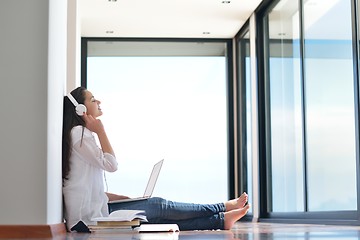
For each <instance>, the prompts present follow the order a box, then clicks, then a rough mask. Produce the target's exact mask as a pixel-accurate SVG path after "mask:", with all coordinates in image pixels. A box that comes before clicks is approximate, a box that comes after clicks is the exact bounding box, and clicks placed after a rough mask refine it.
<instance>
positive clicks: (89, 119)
mask: <svg viewBox="0 0 360 240" xmlns="http://www.w3.org/2000/svg"><path fill="white" fill-rule="evenodd" d="M83 119H84V121H85V127H86V128H87V129H89V130H90V131H92V132H94V133H97V134H99V133H101V132H104V131H105V129H104V125H103V124H102V122H101V120H100V119H96V118H94V117H93V116H92V115H87V114H84V115H83Z"/></svg>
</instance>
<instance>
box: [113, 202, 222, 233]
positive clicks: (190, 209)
mask: <svg viewBox="0 0 360 240" xmlns="http://www.w3.org/2000/svg"><path fill="white" fill-rule="evenodd" d="M108 206H109V212H110V213H111V212H113V211H116V210H121V209H126V210H145V212H146V217H147V219H148V221H149V223H176V224H177V225H178V226H179V228H180V230H183V231H184V230H213V229H224V212H225V205H224V203H217V204H193V203H182V202H173V201H169V200H166V199H163V198H158V197H152V198H149V199H147V200H141V201H134V202H124V203H109V204H108Z"/></svg>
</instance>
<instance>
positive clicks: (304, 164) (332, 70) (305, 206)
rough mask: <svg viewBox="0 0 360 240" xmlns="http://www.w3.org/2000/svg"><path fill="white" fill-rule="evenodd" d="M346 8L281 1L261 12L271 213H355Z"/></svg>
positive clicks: (321, 0) (346, 3) (343, 0)
mask: <svg viewBox="0 0 360 240" xmlns="http://www.w3.org/2000/svg"><path fill="white" fill-rule="evenodd" d="M351 7H352V2H351V0H332V1H329V0H302V1H300V0H299V1H298V0H281V1H278V2H277V4H276V5H275V6H273V7H272V8H271V10H270V11H268V12H264V13H265V14H264V16H263V18H262V20H264V21H263V22H264V24H265V26H264V27H263V29H264V33H265V35H266V37H265V38H264V39H263V40H264V43H265V46H266V47H265V54H264V56H265V57H264V70H265V73H264V76H265V78H264V81H263V82H262V85H263V86H265V87H264V95H265V96H268V97H267V98H264V99H265V103H264V104H265V106H266V107H265V109H266V111H265V114H264V118H265V124H264V127H265V128H264V131H265V132H266V134H267V135H266V136H269V137H268V141H267V145H266V147H264V148H263V149H265V150H264V151H265V152H266V153H264V154H263V155H262V156H264V157H266V161H267V163H268V165H266V166H267V177H268V179H270V183H269V185H268V186H266V192H267V197H268V199H269V200H270V201H269V202H267V209H266V211H268V212H269V213H280V214H281V213H294V214H295V213H322V212H342V213H345V212H346V213H350V212H352V213H354V211H356V210H357V201H358V200H357V184H356V183H357V179H356V172H357V170H356V168H357V164H356V162H357V156H356V148H357V147H356V144H357V139H356V129H357V127H356V124H357V121H356V105H355V103H356V101H355V99H356V98H355V95H354V93H355V92H357V91H355V88H354V86H355V84H354V83H355V80H354V56H353V52H354V42H353V34H352V33H353V31H352V18H351V16H352V9H351ZM275 215H276V214H275ZM292 216H294V215H292ZM318 216H319V215H318ZM318 216H317V217H318ZM320 216H321V215H320ZM323 216H325V215H323ZM327 216H329V215H327ZM332 216H333V218H334V219H339V216H342V217H343V216H345V215H344V214H343V215H332ZM346 216H347V217H349V216H352V217H356V215H354V214H353V215H346ZM347 217H345V218H347ZM320 218H321V217H320Z"/></svg>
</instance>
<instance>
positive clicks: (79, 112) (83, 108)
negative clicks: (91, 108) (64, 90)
mask: <svg viewBox="0 0 360 240" xmlns="http://www.w3.org/2000/svg"><path fill="white" fill-rule="evenodd" d="M67 97H68V98H69V100H70V101H71V102H72V104H73V105H74V106H75V111H76V114H77V115H79V116H82V115H84V113H86V112H87V109H86V106H85V105H84V104H79V103H78V102H77V101H76V99H75V98H74V97H73V95H72V94H71V93H69V94H68V95H67Z"/></svg>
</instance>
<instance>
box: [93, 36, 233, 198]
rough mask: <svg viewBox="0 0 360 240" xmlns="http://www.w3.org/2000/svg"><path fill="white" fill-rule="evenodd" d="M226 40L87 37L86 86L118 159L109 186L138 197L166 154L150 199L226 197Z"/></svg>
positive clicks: (118, 191) (120, 192)
mask: <svg viewBox="0 0 360 240" xmlns="http://www.w3.org/2000/svg"><path fill="white" fill-rule="evenodd" d="M227 50H228V48H227V42H224V41H218V42H165V41H164V42H156V41H151V42H146V41H140V42H136V41H135V42H130V41H105V40H103V41H91V40H90V41H88V42H87V72H86V74H87V88H88V89H89V90H91V91H92V92H93V93H94V95H95V97H96V98H98V99H99V100H101V102H102V104H101V107H102V110H103V112H104V116H103V117H102V120H103V122H104V125H105V127H106V128H107V129H108V132H109V138H110V139H111V141H112V143H113V147H114V149H115V152H116V156H117V158H118V161H119V170H118V171H117V172H115V173H111V174H106V180H107V185H108V191H110V192H115V193H119V194H124V195H128V196H131V197H136V196H139V195H142V194H143V190H144V189H145V186H146V182H147V179H148V177H149V174H150V171H151V168H152V165H153V164H154V163H155V162H156V161H158V160H160V159H163V158H164V159H165V162H164V165H163V169H162V172H161V173H160V176H159V179H158V184H157V186H156V188H155V193H154V196H161V197H164V198H167V199H171V200H175V201H186V202H204V203H208V202H221V201H224V200H227V199H228V197H229V184H228V162H229V157H228V155H229V151H228V144H229V137H228V127H229V124H228V120H229V119H228V111H227V109H228V95H227V92H228V89H227V86H228V80H227V77H228V74H227V71H228V70H227V68H228V57H227Z"/></svg>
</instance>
